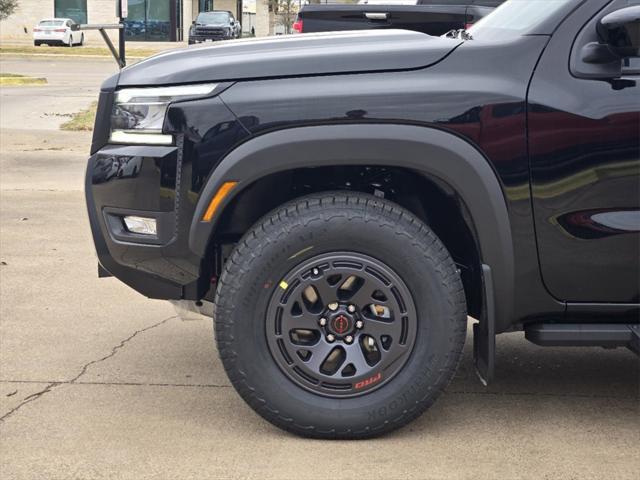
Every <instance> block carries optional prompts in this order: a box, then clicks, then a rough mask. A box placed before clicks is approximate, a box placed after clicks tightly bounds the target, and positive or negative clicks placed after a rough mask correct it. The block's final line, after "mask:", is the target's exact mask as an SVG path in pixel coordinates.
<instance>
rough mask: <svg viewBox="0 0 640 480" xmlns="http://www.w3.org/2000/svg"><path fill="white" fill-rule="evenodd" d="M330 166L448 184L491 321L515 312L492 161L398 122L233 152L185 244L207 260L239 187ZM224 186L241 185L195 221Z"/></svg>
mask: <svg viewBox="0 0 640 480" xmlns="http://www.w3.org/2000/svg"><path fill="white" fill-rule="evenodd" d="M330 165H387V166H396V167H404V168H408V169H411V170H414V171H416V172H417V173H421V174H423V175H426V176H431V177H437V178H439V179H440V180H441V181H443V182H445V183H446V184H448V185H449V186H450V187H451V188H452V189H453V190H454V191H455V192H456V193H457V194H458V195H459V196H460V198H461V199H462V201H463V202H464V203H465V205H466V207H467V208H468V210H469V212H470V215H471V217H472V221H473V223H474V228H475V231H476V234H477V237H478V243H479V246H480V256H481V262H482V263H483V264H486V265H489V266H490V268H491V272H492V277H493V286H494V292H495V299H496V302H495V311H496V312H495V315H496V324H497V325H501V324H502V325H505V324H508V323H509V321H510V320H511V316H512V312H513V286H514V252H513V241H512V236H511V225H510V220H509V214H508V210H507V204H506V201H505V197H504V193H503V190H502V187H501V184H500V181H499V180H498V177H497V175H496V173H495V172H494V170H493V169H492V167H491V165H490V163H489V161H488V160H487V159H486V158H485V157H484V155H483V154H482V153H481V152H480V151H478V149H477V148H475V147H474V146H473V145H472V144H470V143H469V142H467V141H465V140H463V139H462V138H460V137H458V136H456V135H454V134H452V133H449V132H446V131H443V130H439V129H436V128H430V127H420V126H414V125H399V124H366V125H363V124H359V125H354V124H349V125H323V126H305V127H296V128H289V129H284V130H278V131H274V132H270V133H266V134H263V135H261V136H258V137H254V138H253V139H250V140H248V141H247V142H245V143H243V144H241V145H240V146H238V147H237V148H236V149H235V150H233V151H231V152H230V153H229V154H228V155H227V156H226V157H225V158H224V159H223V160H222V162H221V163H220V164H219V165H218V167H217V168H216V169H215V170H214V172H213V173H212V174H211V176H210V177H209V179H208V180H207V183H206V185H205V187H204V189H203V190H202V194H201V196H200V199H199V201H198V204H197V206H196V211H195V216H194V219H193V221H192V224H191V229H190V235H189V247H190V248H191V250H192V251H193V252H194V253H196V254H197V255H199V256H201V257H204V256H205V252H206V249H207V246H208V244H209V242H210V240H211V238H212V234H213V232H214V231H215V227H216V222H217V221H218V220H219V218H220V217H221V212H222V211H223V210H224V208H226V207H227V206H228V205H229V204H230V203H231V202H232V200H233V198H234V197H235V196H236V195H238V193H240V192H241V191H242V190H243V189H244V188H246V187H248V186H249V185H251V184H252V183H253V182H255V181H256V180H258V179H260V178H262V177H265V176H267V175H270V174H273V173H277V172H283V171H286V170H291V169H295V168H309V167H320V166H330ZM226 181H236V182H238V185H237V186H236V188H235V189H234V190H233V191H232V192H231V194H230V195H229V196H228V197H227V198H225V200H224V202H223V203H222V204H221V205H220V209H219V211H218V213H217V215H216V216H215V217H214V219H213V221H212V222H209V223H207V222H202V221H200V220H201V219H202V217H203V215H204V213H205V211H206V209H207V207H208V205H209V202H210V201H211V199H212V198H213V196H214V195H215V193H216V192H217V191H218V189H219V188H220V186H221V185H222V184H223V183H224V182H226Z"/></svg>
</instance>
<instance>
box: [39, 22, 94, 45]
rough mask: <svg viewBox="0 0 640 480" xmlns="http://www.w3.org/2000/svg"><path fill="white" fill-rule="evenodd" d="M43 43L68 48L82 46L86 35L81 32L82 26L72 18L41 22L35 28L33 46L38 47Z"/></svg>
mask: <svg viewBox="0 0 640 480" xmlns="http://www.w3.org/2000/svg"><path fill="white" fill-rule="evenodd" d="M43 43H46V44H47V45H63V46H66V47H73V46H74V45H82V44H83V43H84V33H83V32H81V31H80V25H78V24H77V23H76V22H74V21H73V20H71V19H70V18H49V19H45V20H40V23H39V24H38V25H37V26H35V27H33V44H34V45H35V46H36V47H38V46H40V45H42V44H43Z"/></svg>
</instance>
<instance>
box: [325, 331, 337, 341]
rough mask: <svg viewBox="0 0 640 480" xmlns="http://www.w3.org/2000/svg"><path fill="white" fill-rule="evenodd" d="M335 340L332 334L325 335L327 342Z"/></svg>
mask: <svg viewBox="0 0 640 480" xmlns="http://www.w3.org/2000/svg"><path fill="white" fill-rule="evenodd" d="M335 340H336V337H335V335H334V334H332V333H330V334H329V335H327V342H329V343H333V342H335Z"/></svg>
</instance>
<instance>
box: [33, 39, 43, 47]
mask: <svg viewBox="0 0 640 480" xmlns="http://www.w3.org/2000/svg"><path fill="white" fill-rule="evenodd" d="M40 45H42V42H39V41H37V40H36V41H34V42H33V46H34V47H39V46H40Z"/></svg>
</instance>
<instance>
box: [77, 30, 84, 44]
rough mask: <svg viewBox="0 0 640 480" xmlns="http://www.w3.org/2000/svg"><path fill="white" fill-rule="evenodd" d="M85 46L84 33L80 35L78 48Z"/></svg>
mask: <svg viewBox="0 0 640 480" xmlns="http://www.w3.org/2000/svg"><path fill="white" fill-rule="evenodd" d="M83 45H84V33H83V34H82V35H80V43H79V44H78V46H80V47H82V46H83Z"/></svg>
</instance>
